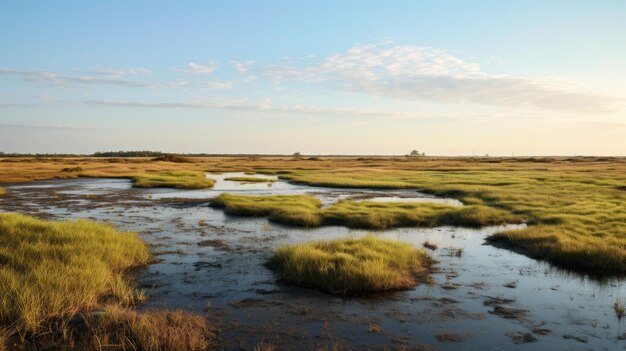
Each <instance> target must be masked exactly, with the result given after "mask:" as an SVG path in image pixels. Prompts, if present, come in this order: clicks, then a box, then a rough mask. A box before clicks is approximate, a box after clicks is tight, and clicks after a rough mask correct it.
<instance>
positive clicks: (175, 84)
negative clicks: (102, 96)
mask: <svg viewBox="0 0 626 351" xmlns="http://www.w3.org/2000/svg"><path fill="white" fill-rule="evenodd" d="M147 72H149V71H143V70H141V69H134V70H124V71H108V70H102V71H101V72H99V73H96V72H92V73H96V74H92V75H68V74H64V73H58V72H52V71H43V70H22V69H14V68H0V75H13V76H19V77H22V78H23V79H24V80H26V81H29V82H36V83H48V84H55V85H63V84H84V85H108V86H116V87H126V88H153V89H157V88H170V89H175V88H187V87H195V88H208V89H215V90H225V89H231V88H232V85H233V83H232V82H219V81H200V82H195V81H189V80H183V79H179V80H174V81H166V82H159V81H150V80H139V79H126V78H124V77H125V76H127V75H138V74H147Z"/></svg>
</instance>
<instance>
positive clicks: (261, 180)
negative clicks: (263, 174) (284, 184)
mask: <svg viewBox="0 0 626 351" xmlns="http://www.w3.org/2000/svg"><path fill="white" fill-rule="evenodd" d="M224 180H229V181H231V182H239V183H273V182H275V181H276V179H271V178H259V177H228V178H224Z"/></svg>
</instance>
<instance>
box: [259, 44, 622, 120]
mask: <svg viewBox="0 0 626 351" xmlns="http://www.w3.org/2000/svg"><path fill="white" fill-rule="evenodd" d="M264 72H265V74H266V75H267V76H268V77H269V78H270V79H271V80H273V81H275V82H280V81H282V80H285V79H295V80H301V81H306V82H309V83H321V84H325V85H328V86H331V87H333V88H335V89H339V90H343V91H349V92H356V93H364V94H369V95H375V96H384V97H390V98H394V99H403V100H419V101H428V102H443V103H457V104H458V103H476V104H485V105H500V106H507V107H516V108H525V109H551V110H564V111H575V112H603V111H609V110H611V109H612V108H614V105H616V104H619V103H623V102H624V101H623V99H618V98H616V97H611V96H605V95H601V94H594V93H590V92H587V91H584V90H582V89H580V88H578V87H576V86H572V85H568V84H563V83H562V81H560V80H558V79H550V78H543V79H528V78H521V77H513V76H504V75H491V74H488V73H486V72H484V71H482V70H481V68H480V66H479V65H477V64H474V63H469V62H466V61H464V60H462V59H459V58H457V57H455V56H453V55H451V54H449V53H447V52H445V51H443V50H440V49H436V48H428V47H426V48H421V47H416V46H392V47H385V46H377V45H357V46H354V47H352V48H350V49H349V50H347V51H346V52H342V53H336V54H333V55H331V56H329V57H327V58H325V59H323V60H322V61H320V62H317V63H314V64H309V65H304V66H300V67H298V66H297V65H294V64H293V62H289V61H287V62H284V63H282V64H278V65H268V66H266V67H265V68H264Z"/></svg>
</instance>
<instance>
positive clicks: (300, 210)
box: [211, 193, 322, 227]
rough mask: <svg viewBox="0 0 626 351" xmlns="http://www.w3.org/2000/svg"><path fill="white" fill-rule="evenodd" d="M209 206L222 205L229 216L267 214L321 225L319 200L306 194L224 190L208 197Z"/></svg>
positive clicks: (280, 219)
mask: <svg viewBox="0 0 626 351" xmlns="http://www.w3.org/2000/svg"><path fill="white" fill-rule="evenodd" d="M211 206H213V207H218V208H224V211H225V212H226V213H227V214H231V215H238V216H255V217H266V216H269V218H270V220H272V221H276V222H280V223H288V224H293V225H299V226H304V227H315V226H319V225H322V218H321V217H320V216H319V209H320V207H322V202H321V201H320V200H319V199H318V198H316V197H313V196H308V195H268V196H248V195H232V194H228V193H224V194H221V195H219V196H217V197H215V198H213V199H211Z"/></svg>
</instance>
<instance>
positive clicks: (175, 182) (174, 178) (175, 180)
mask: <svg viewBox="0 0 626 351" xmlns="http://www.w3.org/2000/svg"><path fill="white" fill-rule="evenodd" d="M213 185H215V181H214V180H213V179H210V178H207V177H206V176H205V174H204V172H200V171H171V172H162V173H159V174H142V175H138V176H135V177H133V186H134V187H136V188H176V189H206V188H211V187H213Z"/></svg>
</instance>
